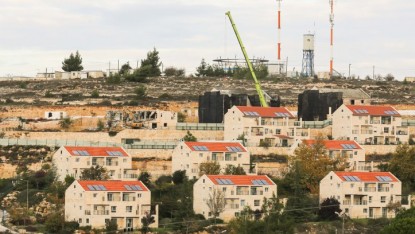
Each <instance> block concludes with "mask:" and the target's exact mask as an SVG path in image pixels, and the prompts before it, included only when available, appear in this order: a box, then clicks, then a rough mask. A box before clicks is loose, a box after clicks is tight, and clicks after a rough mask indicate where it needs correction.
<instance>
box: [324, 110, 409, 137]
mask: <svg viewBox="0 0 415 234" xmlns="http://www.w3.org/2000/svg"><path fill="white" fill-rule="evenodd" d="M332 133H333V138H334V139H347V140H354V141H357V142H358V143H359V144H372V145H383V144H385V145H388V144H400V143H406V142H408V140H409V131H408V127H407V126H402V117H401V115H400V114H399V113H398V112H397V111H396V110H395V108H393V107H391V106H359V105H342V106H340V107H339V108H338V109H337V110H336V111H335V112H334V113H333V130H332Z"/></svg>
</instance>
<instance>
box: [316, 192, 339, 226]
mask: <svg viewBox="0 0 415 234" xmlns="http://www.w3.org/2000/svg"><path fill="white" fill-rule="evenodd" d="M340 212H342V210H341V209H340V202H339V201H338V200H337V199H336V198H334V197H329V198H326V199H325V200H324V201H323V202H322V203H321V205H320V209H319V210H318V213H317V214H318V218H319V220H329V221H331V220H336V219H339V214H340Z"/></svg>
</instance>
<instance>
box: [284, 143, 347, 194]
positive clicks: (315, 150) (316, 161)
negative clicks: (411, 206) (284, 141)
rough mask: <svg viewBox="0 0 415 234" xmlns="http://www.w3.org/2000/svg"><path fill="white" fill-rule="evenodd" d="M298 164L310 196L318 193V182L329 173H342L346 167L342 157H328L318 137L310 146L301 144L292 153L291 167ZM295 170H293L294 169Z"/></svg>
mask: <svg viewBox="0 0 415 234" xmlns="http://www.w3.org/2000/svg"><path fill="white" fill-rule="evenodd" d="M297 162H298V163H299V165H300V168H301V172H302V173H303V174H304V177H303V178H304V179H305V180H304V181H302V182H304V183H305V185H306V187H307V188H308V190H309V191H310V192H311V193H312V194H317V193H318V191H319V183H320V180H321V179H323V177H324V176H326V175H327V173H329V172H330V171H342V170H344V169H345V167H346V158H345V157H342V156H335V157H329V155H328V151H327V148H326V147H325V146H324V141H323V139H322V138H321V137H318V138H317V139H316V140H315V142H314V144H311V145H310V146H308V145H305V144H302V145H300V147H298V148H297V149H296V150H295V152H294V157H292V159H291V162H290V163H291V165H294V164H295V163H297ZM294 169H295V168H294Z"/></svg>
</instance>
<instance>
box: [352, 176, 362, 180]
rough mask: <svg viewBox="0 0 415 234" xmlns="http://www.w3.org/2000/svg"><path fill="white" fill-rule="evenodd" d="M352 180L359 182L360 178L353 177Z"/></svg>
mask: <svg viewBox="0 0 415 234" xmlns="http://www.w3.org/2000/svg"><path fill="white" fill-rule="evenodd" d="M353 178H354V179H355V181H361V180H360V178H359V177H357V176H353Z"/></svg>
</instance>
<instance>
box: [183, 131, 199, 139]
mask: <svg viewBox="0 0 415 234" xmlns="http://www.w3.org/2000/svg"><path fill="white" fill-rule="evenodd" d="M183 140H184V141H197V138H196V137H195V136H193V134H192V133H191V132H190V131H187V134H186V135H185V136H184V137H183Z"/></svg>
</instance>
